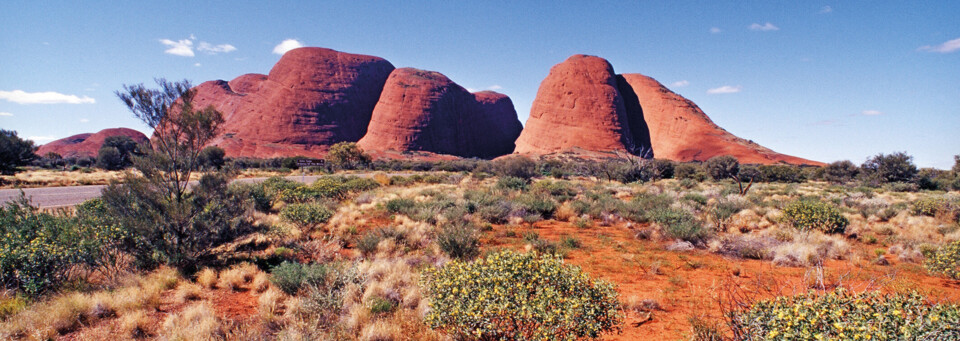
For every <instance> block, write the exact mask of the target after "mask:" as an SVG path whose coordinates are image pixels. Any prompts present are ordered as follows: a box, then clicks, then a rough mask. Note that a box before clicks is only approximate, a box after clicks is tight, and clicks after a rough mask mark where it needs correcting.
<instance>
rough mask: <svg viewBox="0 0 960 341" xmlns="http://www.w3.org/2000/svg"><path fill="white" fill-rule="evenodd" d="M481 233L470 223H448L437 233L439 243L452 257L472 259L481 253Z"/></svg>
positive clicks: (441, 248)
mask: <svg viewBox="0 0 960 341" xmlns="http://www.w3.org/2000/svg"><path fill="white" fill-rule="evenodd" d="M479 234H480V233H479V231H478V230H477V227H476V226H474V225H473V224H470V223H459V224H446V225H444V226H443V227H441V228H440V231H439V233H437V245H439V246H440V250H443V252H446V253H447V255H449V256H450V257H452V258H457V259H464V260H470V259H473V258H474V257H476V256H477V255H478V254H480V238H479Z"/></svg>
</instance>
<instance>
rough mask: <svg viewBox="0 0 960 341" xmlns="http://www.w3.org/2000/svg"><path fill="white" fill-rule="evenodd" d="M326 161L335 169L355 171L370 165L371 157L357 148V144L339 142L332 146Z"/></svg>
mask: <svg viewBox="0 0 960 341" xmlns="http://www.w3.org/2000/svg"><path fill="white" fill-rule="evenodd" d="M326 160H327V162H330V164H331V165H333V166H335V167H339V168H342V169H354V168H357V167H361V166H366V165H368V164H370V155H367V153H365V152H364V151H363V149H362V148H360V146H357V143H356V142H339V143H336V144H334V145H333V146H330V151H329V152H327V158H326Z"/></svg>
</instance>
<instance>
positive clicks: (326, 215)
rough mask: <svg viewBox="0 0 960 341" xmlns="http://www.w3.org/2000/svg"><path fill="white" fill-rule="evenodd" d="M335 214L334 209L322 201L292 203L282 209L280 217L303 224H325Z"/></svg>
mask: <svg viewBox="0 0 960 341" xmlns="http://www.w3.org/2000/svg"><path fill="white" fill-rule="evenodd" d="M332 216H333V211H331V210H330V209H329V208H327V207H326V206H325V205H324V204H322V203H304V204H290V205H287V206H284V207H283V209H281V210H280V218H283V219H284V220H286V221H289V222H291V223H294V224H298V225H301V226H313V225H318V224H323V223H325V222H327V220H329V219H330V217H332Z"/></svg>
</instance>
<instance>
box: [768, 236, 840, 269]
mask: <svg viewBox="0 0 960 341" xmlns="http://www.w3.org/2000/svg"><path fill="white" fill-rule="evenodd" d="M772 251H773V263H774V264H776V265H780V266H812V265H814V264H818V263H822V262H823V261H825V260H827V259H844V258H845V257H846V256H847V254H849V252H850V245H849V244H848V243H847V241H846V240H844V239H843V238H840V237H837V236H834V235H827V234H823V233H820V232H818V231H811V232H806V233H802V232H798V236H797V238H795V239H794V240H793V241H790V242H786V243H783V244H780V245H779V246H777V247H775V248H774V249H773V250H772Z"/></svg>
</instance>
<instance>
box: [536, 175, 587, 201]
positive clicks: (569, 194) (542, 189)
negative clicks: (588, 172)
mask: <svg viewBox="0 0 960 341" xmlns="http://www.w3.org/2000/svg"><path fill="white" fill-rule="evenodd" d="M533 192H534V193H537V194H541V195H550V196H552V197H553V198H554V199H556V200H557V201H558V202H561V203H562V202H564V201H567V200H570V199H573V198H574V197H576V196H577V193H578V191H577V189H576V188H575V187H574V186H573V184H572V183H570V182H569V181H564V180H556V181H553V180H541V181H537V182H536V183H534V184H533Z"/></svg>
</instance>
